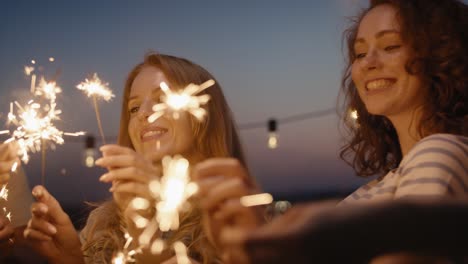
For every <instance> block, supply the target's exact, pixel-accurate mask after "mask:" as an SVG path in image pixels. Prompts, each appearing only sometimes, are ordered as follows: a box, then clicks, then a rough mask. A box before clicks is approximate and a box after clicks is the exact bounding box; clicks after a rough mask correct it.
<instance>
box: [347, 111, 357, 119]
mask: <svg viewBox="0 0 468 264" xmlns="http://www.w3.org/2000/svg"><path fill="white" fill-rule="evenodd" d="M349 117H351V118H352V119H354V120H357V119H358V117H359V116H358V112H357V110H351V111H349Z"/></svg>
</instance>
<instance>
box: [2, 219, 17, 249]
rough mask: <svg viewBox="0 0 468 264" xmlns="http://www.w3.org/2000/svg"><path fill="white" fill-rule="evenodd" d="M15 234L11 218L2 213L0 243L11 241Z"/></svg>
mask: <svg viewBox="0 0 468 264" xmlns="http://www.w3.org/2000/svg"><path fill="white" fill-rule="evenodd" d="M13 234H14V229H13V227H12V226H11V223H10V220H8V219H7V218H6V217H5V216H3V215H0V244H1V245H3V244H4V243H10V241H9V240H10V238H11V237H12V236H13Z"/></svg>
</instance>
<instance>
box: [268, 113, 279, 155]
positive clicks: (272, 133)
mask: <svg viewBox="0 0 468 264" xmlns="http://www.w3.org/2000/svg"><path fill="white" fill-rule="evenodd" d="M276 128H277V127H276V119H270V120H268V147H269V148H271V149H275V148H277V147H278V134H277V133H276Z"/></svg>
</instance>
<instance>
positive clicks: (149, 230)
mask: <svg viewBox="0 0 468 264" xmlns="http://www.w3.org/2000/svg"><path fill="white" fill-rule="evenodd" d="M162 165H163V176H162V177H161V179H160V181H159V180H153V181H151V182H150V184H149V189H150V194H151V195H152V198H153V199H154V201H155V202H150V201H148V200H147V199H143V198H140V197H137V198H134V199H133V200H132V201H131V202H130V206H131V208H132V209H134V210H135V212H138V211H141V210H143V211H145V212H148V211H150V210H151V209H155V212H156V215H155V216H153V215H152V214H151V215H150V217H149V218H145V217H143V216H142V215H139V214H136V213H135V214H133V215H132V216H131V219H132V221H133V222H134V223H135V226H137V227H138V228H144V229H143V231H142V233H141V234H140V236H139V237H138V243H139V245H140V246H141V247H145V248H149V249H150V250H151V253H152V254H160V253H161V252H162V251H163V250H164V247H165V241H164V239H162V238H154V236H155V235H156V234H157V232H158V231H161V232H167V231H170V230H176V229H178V228H179V213H180V212H181V211H183V210H184V209H185V208H186V205H187V199H188V198H189V197H191V196H192V195H193V194H195V193H196V192H197V191H198V186H197V185H196V184H195V183H194V182H191V181H190V179H189V173H188V172H189V162H188V160H186V159H184V158H183V157H182V156H180V155H177V156H174V157H169V156H166V157H164V158H163V160H162ZM178 243H181V242H178ZM177 245H178V246H177V248H174V249H175V251H176V254H179V256H180V258H179V257H178V258H177V261H178V263H187V262H185V259H184V257H183V256H184V255H185V256H186V248H185V246H184V245H183V244H182V246H181V245H179V244H177ZM174 247H176V244H174ZM182 247H183V248H182ZM177 252H179V253H177ZM184 252H185V253H184ZM179 259H180V261H181V262H179Z"/></svg>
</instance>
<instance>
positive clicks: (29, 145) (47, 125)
mask: <svg viewBox="0 0 468 264" xmlns="http://www.w3.org/2000/svg"><path fill="white" fill-rule="evenodd" d="M60 92H61V88H60V87H58V86H57V85H56V83H55V82H46V81H45V80H44V78H42V79H41V81H40V84H39V86H38V87H36V89H35V95H38V96H42V97H44V98H45V99H48V100H49V102H48V103H47V104H45V105H44V106H41V104H39V103H36V102H34V101H33V100H30V101H29V102H28V104H27V105H25V106H21V105H20V104H19V103H18V102H16V101H15V102H14V104H13V103H11V104H10V112H9V113H8V123H12V124H14V125H16V127H17V128H16V130H14V131H13V132H12V133H11V134H12V136H11V138H9V139H8V140H6V141H5V142H6V143H8V142H11V141H16V142H18V147H19V150H18V155H19V156H20V157H21V159H22V160H23V162H24V163H27V162H28V161H29V155H28V152H33V153H34V152H39V151H41V150H42V183H43V184H44V177H45V175H44V174H45V171H44V170H45V151H46V147H47V144H49V145H50V146H51V147H52V148H54V147H55V145H54V143H56V144H63V143H64V140H63V137H62V136H63V135H64V134H65V135H75V136H79V135H84V132H77V133H74V134H72V133H64V132H63V131H61V130H59V129H57V128H56V127H55V126H54V124H53V122H54V121H55V120H59V119H60V118H59V115H60V114H61V112H62V111H61V110H59V109H57V108H56V107H57V104H56V102H55V100H56V98H57V94H58V93H60ZM14 105H16V107H17V108H18V115H15V114H14V109H13V108H14Z"/></svg>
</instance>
